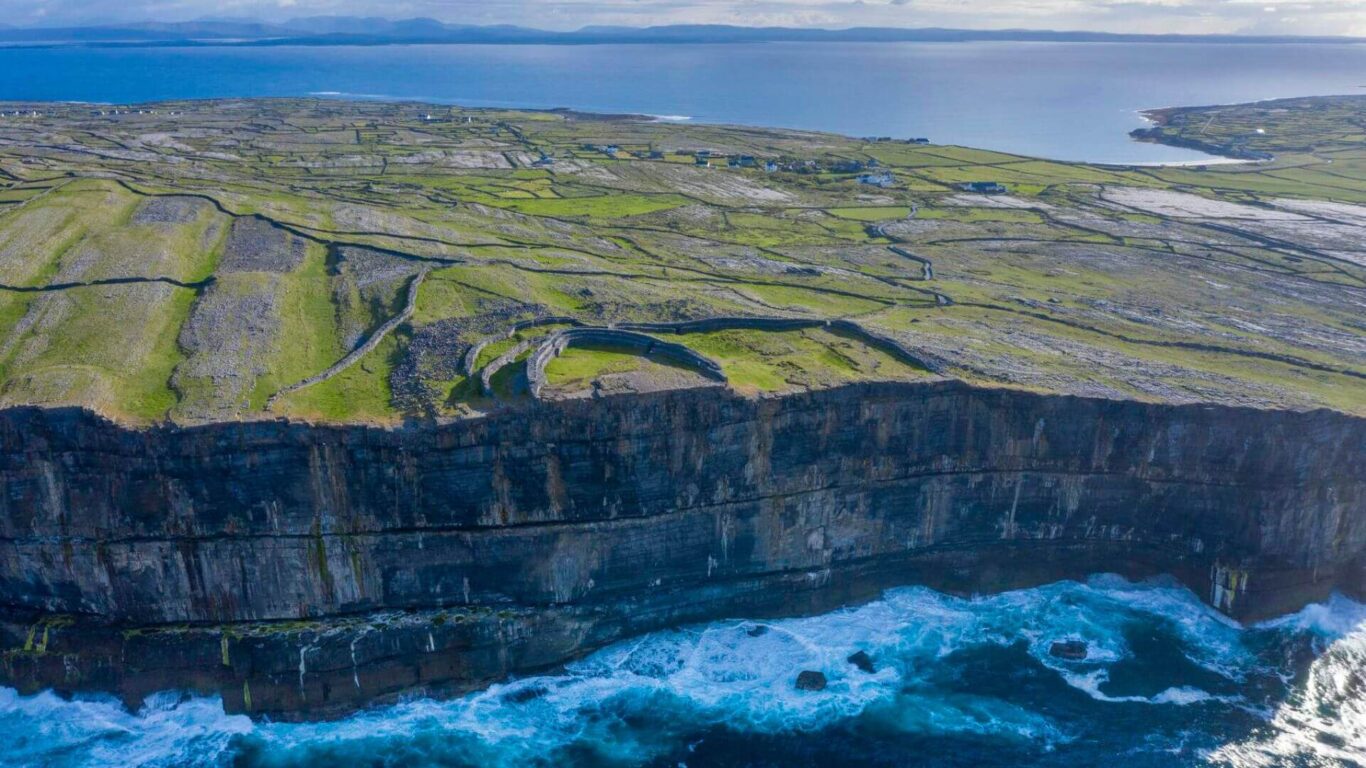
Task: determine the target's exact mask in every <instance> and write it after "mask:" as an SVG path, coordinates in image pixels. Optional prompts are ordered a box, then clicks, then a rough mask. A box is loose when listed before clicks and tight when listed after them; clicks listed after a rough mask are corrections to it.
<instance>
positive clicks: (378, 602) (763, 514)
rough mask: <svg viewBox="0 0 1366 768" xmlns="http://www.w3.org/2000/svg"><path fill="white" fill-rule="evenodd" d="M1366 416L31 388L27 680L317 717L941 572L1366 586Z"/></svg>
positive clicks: (722, 398) (24, 449)
mask: <svg viewBox="0 0 1366 768" xmlns="http://www.w3.org/2000/svg"><path fill="white" fill-rule="evenodd" d="M1364 457H1366V420H1362V419H1357V418H1353V417H1349V416H1345V415H1342V414H1339V413H1334V412H1329V411H1314V412H1305V413H1295V412H1281V411H1259V410H1252V409H1235V408H1222V407H1212V406H1208V407H1207V406H1171V405H1156V404H1141V403H1134V402H1124V401H1111V400H1096V399H1083V398H1075V397H1061V396H1045V395H1036V394H1030V393H1023V392H1017V391H1007V390H992V389H978V388H973V387H971V386H968V385H965V384H962V383H958V382H948V381H934V382H928V383H914V384H878V385H855V386H849V387H845V388H841V389H833V390H827V391H822V392H817V393H809V394H798V395H788V396H784V397H773V398H760V399H748V398H742V397H738V396H735V395H731V394H728V393H726V392H725V391H724V390H719V389H714V388H712V389H707V390H702V391H681V392H668V393H655V394H649V395H637V396H622V397H612V398H605V399H602V400H597V401H569V402H556V403H541V402H532V403H529V404H527V405H525V406H521V407H517V408H509V409H507V410H503V411H500V412H497V413H495V414H493V415H490V416H487V417H484V418H480V419H472V420H467V421H459V422H455V423H450V424H443V425H415V426H408V427H404V428H401V429H381V428H373V427H364V426H315V425H305V424H298V423H287V422H283V421H272V422H254V423H231V424H218V425H211V426H202V427H192V428H175V427H158V428H151V429H142V430H134V429H125V428H121V427H118V426H115V425H113V424H111V423H108V422H106V421H103V420H101V419H100V418H98V417H96V416H94V415H92V414H90V413H88V412H84V411H79V410H39V409H13V410H9V411H6V412H3V413H0V490H3V492H2V493H0V648H3V649H5V650H4V651H3V656H2V657H0V682H3V683H5V684H9V685H15V686H18V687H20V688H21V689H22V690H36V689H39V688H45V687H55V688H57V689H58V690H61V691H78V690H106V691H112V692H114V693H116V694H118V695H120V696H122V697H123V698H124V699H125V700H126V701H129V702H136V701H138V700H139V699H140V698H141V697H143V696H145V695H146V694H148V693H150V692H152V691H155V690H159V689H165V688H180V689H190V690H199V691H206V692H216V693H221V694H222V695H223V696H224V700H225V702H226V703H227V706H228V707H229V709H231V710H234V711H248V712H251V713H253V714H261V715H270V716H272V717H277V718H278V717H285V718H297V717H316V716H325V715H331V714H337V713H341V712H345V711H348V710H349V709H353V708H355V707H357V706H361V705H364V704H366V703H370V702H374V701H380V700H385V699H390V698H393V697H395V696H398V695H402V694H405V693H411V692H414V691H426V692H428V693H451V692H458V691H463V690H469V689H471V688H474V687H478V686H481V685H485V684H487V683H489V682H491V681H494V680H497V679H499V678H501V677H504V676H506V675H508V674H512V673H521V672H529V671H534V670H540V669H546V668H550V667H553V666H555V665H557V664H560V663H562V662H564V661H566V660H569V659H572V658H574V657H576V656H578V655H581V654H583V653H586V652H588V651H590V650H592V649H594V648H596V647H600V646H601V645H603V644H605V643H608V642H612V641H614V640H617V639H621V638H624V637H627V636H630V635H632V634H636V633H640V632H645V631H650V630H654V629H659V628H662V627H668V626H675V625H678V624H681V623H687V622H695V621H703V620H709V619H715V618H718V617H724V616H750V617H758V616H773V615H793V614H801V613H807V612H813V611H822V610H828V609H830V608H833V607H835V606H838V605H841V604H846V603H849V602H853V601H858V600H864V599H869V598H871V597H874V596H876V594H877V593H878V592H879V591H880V590H881V589H884V588H887V587H891V586H897V585H907V584H925V585H929V586H932V587H935V588H939V589H946V590H950V591H953V592H958V593H968V592H973V591H989V590H1000V589H1006V588H1013V587H1020V586H1026V585H1031V584H1038V583H1042V582H1045V581H1050V580H1055V579H1059V578H1081V577H1085V576H1086V575H1088V574H1091V573H1095V572H1100V571H1112V572H1119V573H1123V574H1126V575H1129V576H1135V577H1137V576H1147V575H1153V574H1159V573H1167V574H1172V575H1174V576H1176V577H1177V578H1178V579H1180V580H1181V581H1182V582H1184V583H1186V584H1187V585H1189V586H1190V587H1191V588H1193V589H1195V590H1196V591H1197V592H1198V593H1199V594H1201V595H1203V596H1204V597H1205V598H1206V599H1207V600H1208V601H1210V602H1211V604H1213V605H1216V606H1217V607H1218V608H1219V609H1220V610H1223V611H1225V612H1226V613H1228V614H1230V615H1232V616H1234V617H1236V618H1239V619H1245V620H1246V619H1257V618H1262V617H1266V616H1270V615H1273V614H1278V613H1283V612H1286V611H1290V610H1294V609H1297V608H1299V607H1300V606H1302V605H1304V604H1306V603H1307V602H1310V601H1314V600H1318V599H1321V598H1323V597H1325V596H1327V595H1328V594H1330V593H1331V592H1332V591H1333V590H1335V589H1338V590H1343V591H1346V592H1348V593H1350V594H1358V595H1359V594H1362V593H1363V592H1366V575H1364V573H1363V562H1364V561H1366V458H1364Z"/></svg>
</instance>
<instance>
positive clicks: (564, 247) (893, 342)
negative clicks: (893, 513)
mask: <svg viewBox="0 0 1366 768" xmlns="http://www.w3.org/2000/svg"><path fill="white" fill-rule="evenodd" d="M0 111H2V112H3V117H0V405H17V404H42V405H57V404H80V405H85V406H89V407H92V408H95V409H97V410H100V411H102V412H104V413H106V414H108V415H111V416H115V417H118V418H122V419H125V420H129V421H143V422H145V421H151V420H159V419H162V418H170V419H172V420H176V421H181V422H199V421H209V420H221V419H232V418H257V417H262V416H270V415H287V416H292V417H300V418H311V419H322V420H336V421H350V420H365V421H380V422H387V421H396V420H399V419H402V418H405V417H410V416H418V417H430V416H437V417H445V416H451V417H454V416H460V415H462V414H468V413H473V412H479V411H485V410H488V409H490V408H493V407H496V406H497V404H498V403H499V402H501V401H508V400H515V399H521V398H527V397H530V396H531V394H530V392H531V390H533V389H537V387H538V386H539V391H540V393H541V395H542V396H546V397H560V396H575V395H577V396H583V395H586V394H591V393H594V392H622V391H641V390H649V389H658V388H666V387H679V386H701V385H715V383H716V382H715V381H714V380H713V379H711V378H708V376H707V366H708V365H713V364H714V365H715V366H716V367H719V370H720V371H721V372H722V373H723V376H724V378H725V380H726V385H727V386H730V387H732V388H734V389H736V390H739V391H742V392H752V393H764V392H781V391H785V390H791V389H803V388H823V387H828V386H833V385H838V384H841V383H845V382H849V381H858V380H915V379H922V378H928V377H932V376H945V377H952V378H959V379H964V380H968V381H971V382H975V383H985V384H992V385H999V386H1012V387H1020V388H1027V389H1031V390H1037V391H1048V392H1063V393H1073V394H1086V395H1102V396H1108V397H1116V398H1133V399H1140V400H1152V401H1173V402H1191V401H1207V402H1224V403H1236V404H1243V405H1256V406H1263V407H1286V408H1308V407H1318V406H1326V407H1331V408H1336V409H1339V410H1344V411H1348V412H1352V413H1357V414H1362V413H1366V323H1364V322H1363V321H1362V319H1361V318H1362V317H1363V316H1366V127H1363V125H1364V124H1366V98H1348V97H1341V98H1334V99H1303V100H1292V101H1285V102H1272V103H1263V104H1257V105H1247V106H1235V107H1218V108H1197V109H1181V110H1165V111H1163V112H1162V113H1160V114H1157V113H1155V114H1154V117H1155V118H1156V119H1157V122H1158V130H1157V131H1155V132H1153V133H1151V134H1150V135H1149V136H1148V138H1150V139H1153V140H1161V141H1171V142H1174V143H1186V144H1198V145H1201V146H1210V147H1222V148H1225V149H1227V150H1229V151H1232V150H1235V149H1236V150H1239V151H1242V152H1244V153H1246V152H1249V151H1251V152H1256V153H1266V154H1270V155H1274V159H1273V160H1270V161H1266V162H1259V163H1252V164H1242V165H1211V166H1209V167H1207V168H1189V167H1187V168H1115V167H1099V166H1087V165H1079V164H1069V163H1056V162H1049V161H1044V160H1037V159H1031V158H1024V157H1015V156H1010V155H1003V154H999V153H995V152H987V151H982V150H974V149H967V148H963V147H953V146H928V145H919V144H908V143H905V142H903V141H896V140H881V141H879V140H867V139H855V138H848V137H841V136H833V135H827V134H814V133H805V132H797V131H785V130H766V129H753V128H737V127H722V126H705V125H687V124H677V123H662V122H655V121H651V120H647V119H642V118H636V117H630V116H595V115H582V114H576V113H569V112H507V111H493V110H466V109H460V108H449V107H436V106H429V105H419V104H379V103H349V102H338V101H316V100H265V101H215V102H183V103H161V104H154V105H141V106H138V107H132V108H125V107H117V108H110V107H91V106H87V105H53V104H42V105H20V104H4V105H0ZM1259 156H1260V154H1259ZM860 177H862V178H860ZM973 181H984V182H998V183H1000V184H1003V185H1004V186H1005V188H1006V192H1005V193H1004V194H976V193H971V192H967V191H964V190H962V189H960V187H959V185H961V184H964V183H967V182H973ZM706 319H714V320H716V322H714V323H710V324H706V323H704V324H701V325H697V324H692V325H689V324H688V323H690V322H691V321H697V320H706ZM756 320H759V321H778V320H781V321H802V322H787V323H781V322H779V323H765V322H756ZM825 321H835V323H834V324H825ZM631 324H651V325H648V327H646V326H639V327H637V328H636V329H635V330H634V331H632V333H636V334H645V336H646V338H647V339H649V338H653V339H656V340H658V342H660V344H659V345H658V347H657V348H655V349H650V348H649V344H650V342H648V341H646V342H645V346H641V345H640V343H638V341H630V342H629V343H628V341H627V337H626V336H625V335H622V336H621V338H622V340H623V341H622V344H620V345H618V344H615V343H613V342H611V341H610V340H611V338H612V336H611V334H610V333H609V334H606V335H603V334H583V333H580V338H581V339H592V341H591V342H585V343H568V342H567V340H568V339H570V338H571V337H572V334H565V331H567V330H568V329H571V328H583V327H589V328H594V327H603V328H606V327H608V326H614V327H620V326H623V325H631ZM631 338H633V339H636V338H637V337H631ZM603 339H607V340H608V341H603ZM556 340H561V341H566V343H564V344H562V345H561V346H563V350H562V351H560V347H559V346H557V347H556V348H555V350H549V346H550V343H551V342H554V341H556ZM633 344H634V345H635V346H632V345H633ZM669 344H679V345H683V347H686V348H687V349H688V350H690V351H691V352H692V353H696V355H697V356H698V359H700V360H703V361H704V363H705V364H703V365H691V364H690V363H689V362H688V358H687V357H686V356H680V355H677V354H674V355H669V354H657V353H662V352H664V351H666V350H667V347H668V345H669ZM548 350H549V351H551V352H553V351H559V355H558V356H555V355H554V354H545V353H546V352H547V351H548ZM528 360H530V361H531V365H530V366H528ZM529 367H530V370H528V368H529ZM528 373H530V374H531V378H532V380H533V381H534V382H537V383H538V384H537V386H529V385H528Z"/></svg>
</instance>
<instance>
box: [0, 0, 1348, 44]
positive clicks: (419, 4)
mask: <svg viewBox="0 0 1366 768" xmlns="http://www.w3.org/2000/svg"><path fill="white" fill-rule="evenodd" d="M0 11H3V12H2V13H0V19H4V20H5V21H6V22H8V23H10V24H13V25H20V26H56V25H65V24H96V23H107V22H129V21H149V20H150V21H189V20H193V19H200V18H219V19H221V18H256V19H261V20H265V21H284V20H287V19H290V18H295V17H302V16H318V15H348V16H384V17H387V18H391V19H395V18H410V17H429V18H434V19H438V20H440V21H444V22H448V23H465V24H518V25H523V26H529V27H537V28H541V29H561V30H563V29H576V28H578V27H582V26H585V25H599V24H605V25H623V26H648V25H655V24H738V25H746V26H763V25H775V26H793V27H813V26H819V27H849V26H888V27H940V26H942V27H963V28H973V29H1003V28H1031V29H1080V30H1092V31H1104V32H1142V33H1189V34H1217V33H1228V34H1271V35H1289V34H1304V35H1361V36H1366V0H1291V1H1290V2H1278V1H1277V0H690V1H687V2H685V1H684V0H0Z"/></svg>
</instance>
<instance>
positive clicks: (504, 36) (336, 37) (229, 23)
mask: <svg viewBox="0 0 1366 768" xmlns="http://www.w3.org/2000/svg"><path fill="white" fill-rule="evenodd" d="M985 40H1003V41H1038V42H1126V43H1162V42H1218V43H1359V42H1366V38H1352V37H1294V36H1289V35H1286V36H1265V35H1262V36H1251V35H1248V36H1244V35H1138V34H1111V33H1106V32H1059V31H1052V30H1029V29H1000V30H979V29H942V28H920V29H903V28H893V27H855V28H851V29H807V28H792V27H736V26H726V25H707V24H684V25H672V26H660V27H601V26H599V27H584V28H582V29H579V30H575V31H572V32H553V31H547V30H542V29H531V28H528V27H517V26H509V25H498V26H472V25H467V24H446V23H444V22H440V21H437V20H435V19H403V20H392V19H383V18H365V17H355V16H313V17H309V18H302V19H292V20H290V21H287V22H284V23H280V24H268V23H264V22H257V21H237V20H203V21H187V22H173V23H160V22H143V23H130V24H117V25H100V26H85V27H13V26H4V25H0V45H9V46H46V45H87V46H121V45H132V46H147V45H219V46H221V45H258V46H259V45H395V44H415V43H444V44H455V43H466V44H469V43H476V44H477V43H485V44H492V43H497V44H541V45H593V44H604V43H676V44H685V43H762V42H850V43H855V42H857V43H868V42H968V41H985Z"/></svg>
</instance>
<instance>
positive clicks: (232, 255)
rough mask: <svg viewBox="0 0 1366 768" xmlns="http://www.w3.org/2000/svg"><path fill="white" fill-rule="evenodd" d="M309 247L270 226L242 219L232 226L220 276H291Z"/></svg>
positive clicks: (263, 221) (260, 220)
mask: <svg viewBox="0 0 1366 768" xmlns="http://www.w3.org/2000/svg"><path fill="white" fill-rule="evenodd" d="M307 247H308V243H307V241H305V240H304V239H303V238H301V237H298V236H296V235H293V234H290V233H289V232H286V231H285V230H283V229H280V228H279V227H276V226H274V225H272V224H271V223H270V222H268V221H266V220H264V219H259V218H257V217H255V216H242V217H239V218H237V219H235V220H234V221H233V222H232V230H231V231H229V232H228V242H227V245H226V246H225V247H224V249H223V258H222V260H221V261H220V262H219V263H218V271H219V272H292V271H294V270H295V269H296V268H298V266H299V264H301V263H302V262H303V260H304V251H305V250H306V249H307Z"/></svg>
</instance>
